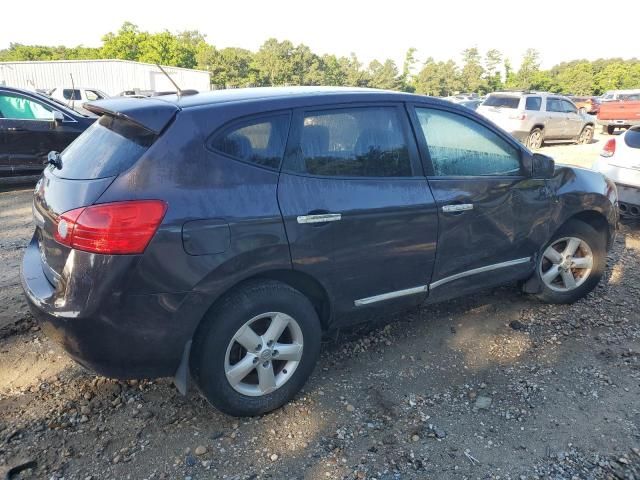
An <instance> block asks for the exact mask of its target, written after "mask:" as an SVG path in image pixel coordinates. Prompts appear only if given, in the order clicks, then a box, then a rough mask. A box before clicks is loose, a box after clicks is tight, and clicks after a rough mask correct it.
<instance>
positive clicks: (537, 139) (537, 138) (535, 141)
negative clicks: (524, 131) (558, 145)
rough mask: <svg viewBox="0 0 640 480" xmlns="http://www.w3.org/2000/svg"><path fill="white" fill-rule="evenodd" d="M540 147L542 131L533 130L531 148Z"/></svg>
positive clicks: (530, 140)
mask: <svg viewBox="0 0 640 480" xmlns="http://www.w3.org/2000/svg"><path fill="white" fill-rule="evenodd" d="M540 147H542V132H541V131H539V130H536V131H533V132H531V134H530V135H529V148H530V149H532V150H538V149H539V148H540Z"/></svg>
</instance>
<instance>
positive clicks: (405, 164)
mask: <svg viewBox="0 0 640 480" xmlns="http://www.w3.org/2000/svg"><path fill="white" fill-rule="evenodd" d="M288 168H289V169H291V170H293V171H297V172H300V173H308V174H311V175H322V176H336V177H341V176H344V177H409V176H411V175H412V168H411V160H410V158H409V148H408V143H407V138H406V135H405V131H404V128H403V124H402V118H401V117H400V114H399V111H398V109H397V108H395V107H359V108H341V109H335V110H325V111H320V112H309V113H308V114H307V115H305V117H304V123H303V127H302V134H301V138H300V150H299V155H297V156H292V157H291V159H290V164H289V165H288Z"/></svg>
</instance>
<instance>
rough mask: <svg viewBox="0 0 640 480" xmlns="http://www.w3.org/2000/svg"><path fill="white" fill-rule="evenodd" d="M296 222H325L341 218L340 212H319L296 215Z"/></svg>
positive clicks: (336, 220)
mask: <svg viewBox="0 0 640 480" xmlns="http://www.w3.org/2000/svg"><path fill="white" fill-rule="evenodd" d="M297 220H298V223H326V222H338V221H340V220H342V214H341V213H319V214H315V215H298V219H297Z"/></svg>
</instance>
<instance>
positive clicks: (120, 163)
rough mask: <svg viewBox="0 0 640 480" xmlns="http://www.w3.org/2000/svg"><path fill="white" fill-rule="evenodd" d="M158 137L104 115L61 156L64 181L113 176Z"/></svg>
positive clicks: (126, 122)
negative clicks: (65, 179) (66, 179)
mask: <svg viewBox="0 0 640 480" xmlns="http://www.w3.org/2000/svg"><path fill="white" fill-rule="evenodd" d="M155 139H156V135H155V134H153V133H151V132H149V131H148V130H145V129H144V128H142V127H139V126H138V125H136V124H134V123H132V122H130V121H128V120H123V119H120V118H116V117H113V116H111V115H103V116H102V117H100V119H99V120H97V121H96V122H95V123H94V124H93V125H92V126H91V127H89V128H88V129H87V130H85V131H84V133H83V134H82V135H80V136H79V137H78V138H77V139H76V140H75V141H74V142H72V143H71V145H69V146H68V147H67V148H66V149H65V150H64V151H63V152H62V154H61V160H62V168H61V169H56V168H55V167H53V166H51V167H49V168H51V169H52V170H51V171H52V172H53V173H54V174H55V175H56V176H58V177H60V178H68V179H74V180H88V179H96V178H104V177H113V176H116V175H118V174H120V173H121V172H123V171H124V170H127V169H128V168H129V167H131V166H132V165H133V164H134V163H135V162H136V160H138V159H139V158H140V157H141V156H142V154H143V153H144V152H146V151H147V149H148V148H149V147H150V146H151V144H152V143H153V142H154V141H155Z"/></svg>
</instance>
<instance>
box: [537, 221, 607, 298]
mask: <svg viewBox="0 0 640 480" xmlns="http://www.w3.org/2000/svg"><path fill="white" fill-rule="evenodd" d="M567 237H574V238H578V239H579V240H582V241H583V242H585V243H586V244H587V245H588V246H589V247H590V249H591V254H592V258H593V260H592V268H591V272H590V274H589V275H588V277H587V278H586V279H585V280H584V282H583V283H582V284H580V285H578V286H577V287H576V288H574V289H573V290H569V291H565V292H561V291H556V290H554V289H552V288H550V287H549V286H548V285H547V284H546V283H545V281H543V279H542V272H543V270H544V269H545V268H547V267H546V266H545V264H544V262H546V263H547V264H548V262H549V260H548V259H545V257H544V252H545V251H546V250H547V248H548V247H550V246H551V245H553V244H554V243H555V242H557V241H558V240H559V239H563V238H567ZM606 243H607V242H606V235H605V233H604V232H598V231H596V230H595V229H594V228H593V227H591V226H590V225H588V224H586V223H584V222H581V221H578V220H570V221H569V222H567V223H566V224H565V225H564V226H563V227H562V228H560V229H559V230H558V232H556V234H555V235H554V236H553V237H552V239H551V240H550V241H549V243H548V244H547V245H545V247H544V248H543V249H542V251H541V252H540V256H539V258H538V262H537V264H536V273H535V275H537V278H538V281H539V283H540V286H541V289H542V290H541V292H540V293H539V294H538V297H539V298H540V299H541V300H542V301H544V302H546V303H573V302H575V301H577V300H579V299H581V298H583V297H584V296H585V295H587V294H588V293H589V292H591V290H593V289H594V288H595V287H596V285H597V284H598V282H599V281H600V279H601V278H602V275H603V274H604V270H605V267H606V262H607V247H606ZM580 248H582V247H580Z"/></svg>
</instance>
